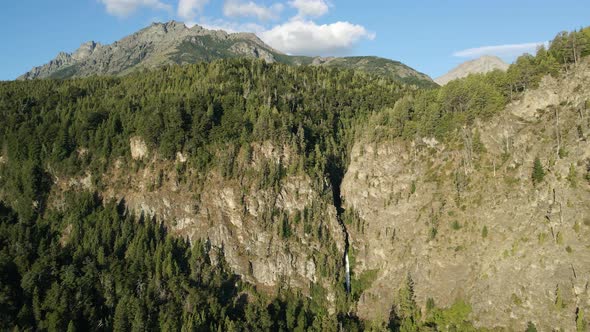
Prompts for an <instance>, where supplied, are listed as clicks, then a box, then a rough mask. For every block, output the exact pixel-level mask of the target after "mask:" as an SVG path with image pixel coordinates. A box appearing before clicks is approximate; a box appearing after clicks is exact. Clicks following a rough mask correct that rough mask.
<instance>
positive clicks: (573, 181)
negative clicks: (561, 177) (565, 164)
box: [567, 164, 578, 188]
mask: <svg viewBox="0 0 590 332" xmlns="http://www.w3.org/2000/svg"><path fill="white" fill-rule="evenodd" d="M567 181H568V182H569V184H570V186H571V187H572V188H576V187H577V186H578V172H577V171H576V166H575V165H574V164H570V168H569V172H568V174H567Z"/></svg>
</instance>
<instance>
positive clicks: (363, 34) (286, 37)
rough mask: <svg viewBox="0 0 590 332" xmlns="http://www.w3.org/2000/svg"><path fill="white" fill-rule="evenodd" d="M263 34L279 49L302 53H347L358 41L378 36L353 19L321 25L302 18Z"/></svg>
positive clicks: (264, 37)
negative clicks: (351, 20) (353, 21)
mask: <svg viewBox="0 0 590 332" xmlns="http://www.w3.org/2000/svg"><path fill="white" fill-rule="evenodd" d="M259 35H260V37H261V38H262V40H263V41H264V42H266V43H267V44H269V45H270V46H272V47H274V48H276V49H278V50H281V51H283V52H285V53H288V54H300V55H339V54H346V53H348V52H349V51H350V50H351V49H352V47H353V46H354V44H355V43H356V42H358V41H360V40H362V39H371V40H372V39H374V38H375V34H374V33H371V32H369V31H367V29H365V28H364V27H363V26H361V25H357V24H352V23H349V22H335V23H331V24H322V25H318V24H316V23H315V22H313V21H307V20H299V19H294V20H291V21H289V22H287V23H284V24H281V25H277V26H275V27H273V28H272V29H270V30H267V31H264V32H261V33H260V34H259Z"/></svg>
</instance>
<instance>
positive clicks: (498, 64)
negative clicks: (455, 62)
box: [434, 55, 509, 85]
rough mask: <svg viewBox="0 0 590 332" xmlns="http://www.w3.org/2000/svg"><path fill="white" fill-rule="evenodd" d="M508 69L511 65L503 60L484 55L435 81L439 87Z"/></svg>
mask: <svg viewBox="0 0 590 332" xmlns="http://www.w3.org/2000/svg"><path fill="white" fill-rule="evenodd" d="M508 67H509V64H507V63H506V62H504V61H502V59H500V58H498V57H496V56H489V55H484V56H482V57H480V58H477V59H475V60H470V61H467V62H464V63H462V64H460V65H459V66H457V67H456V68H453V69H452V70H451V71H449V72H448V73H446V74H444V75H443V76H441V77H439V78H436V79H435V80H434V81H435V82H436V83H438V84H439V85H445V84H447V83H449V82H450V81H452V80H456V79H458V78H462V77H467V76H468V75H469V74H484V73H488V72H490V71H493V70H496V69H497V70H502V71H505V70H507V69H508Z"/></svg>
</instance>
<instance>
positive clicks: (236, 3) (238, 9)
mask: <svg viewBox="0 0 590 332" xmlns="http://www.w3.org/2000/svg"><path fill="white" fill-rule="evenodd" d="M283 8H284V6H283V5H282V4H280V3H275V4H273V5H271V6H268V7H267V6H263V5H259V4H257V3H255V2H253V1H248V2H242V1H240V0H226V1H225V3H224V4H223V15H225V16H228V17H240V16H243V17H256V18H257V19H259V20H261V21H267V20H276V19H278V18H279V16H280V14H281V11H282V10H283Z"/></svg>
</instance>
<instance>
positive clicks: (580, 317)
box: [576, 308, 588, 332]
mask: <svg viewBox="0 0 590 332" xmlns="http://www.w3.org/2000/svg"><path fill="white" fill-rule="evenodd" d="M587 328H588V324H587V323H586V320H585V319H584V310H582V309H580V308H576V331H577V332H584V331H586V329H587Z"/></svg>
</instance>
